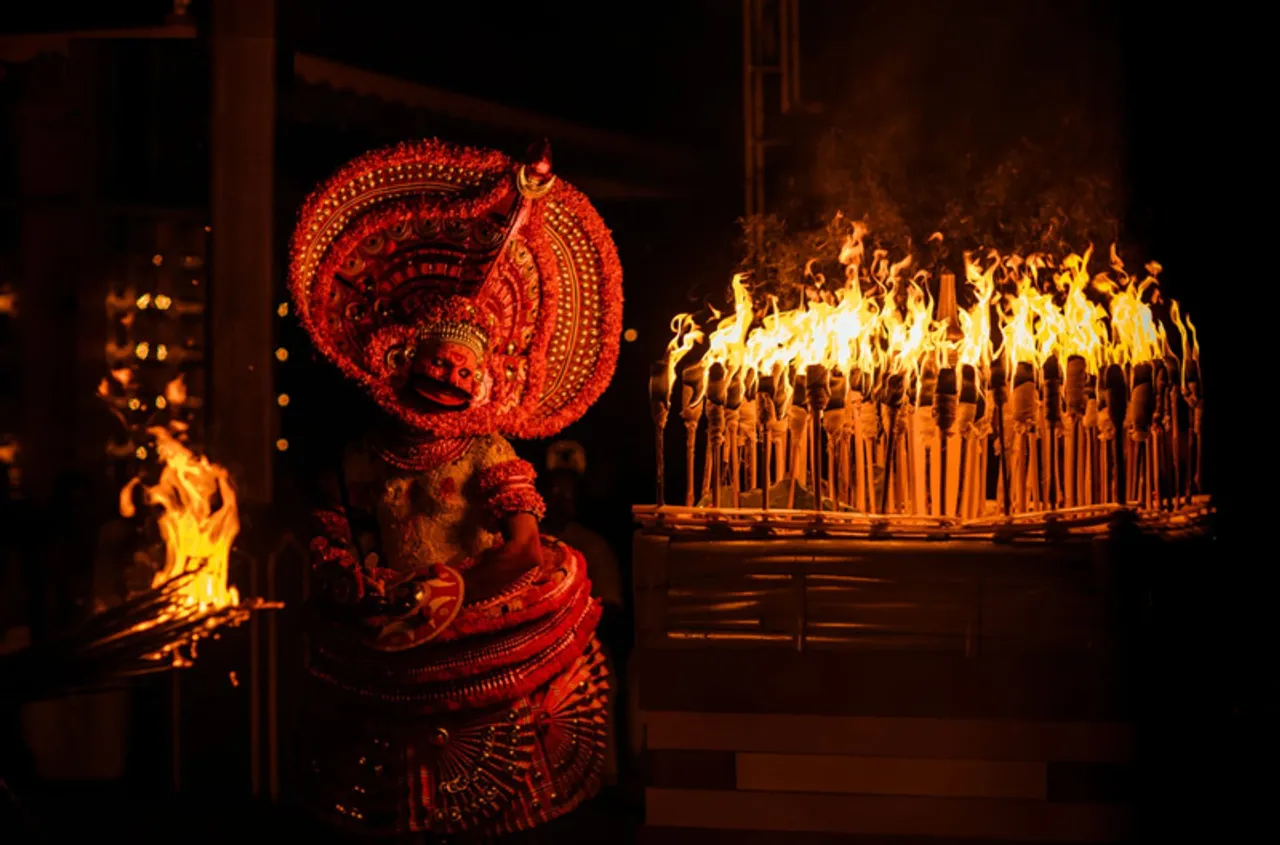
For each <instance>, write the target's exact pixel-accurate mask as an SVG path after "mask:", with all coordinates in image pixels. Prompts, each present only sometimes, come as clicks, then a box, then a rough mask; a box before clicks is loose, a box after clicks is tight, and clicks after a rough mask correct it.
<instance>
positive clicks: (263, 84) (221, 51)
mask: <svg viewBox="0 0 1280 845" xmlns="http://www.w3.org/2000/svg"><path fill="white" fill-rule="evenodd" d="M275 10H276V4H275V0H217V2H215V3H214V6H213V119H212V147H213V191H212V200H213V208H212V220H213V238H212V239H213V266H212V268H211V269H212V283H211V285H212V286H211V289H210V292H209V294H210V303H209V306H210V337H209V344H208V345H209V349H210V352H211V365H212V372H211V373H210V375H211V382H212V390H211V396H210V399H211V408H210V437H209V447H210V449H209V451H210V453H211V455H212V457H213V458H214V460H217V461H220V462H222V463H224V464H226V465H227V466H229V467H230V468H231V469H232V471H233V473H234V477H235V479H236V481H237V484H238V485H239V487H240V497H241V500H242V501H244V502H246V503H249V504H265V503H268V502H270V501H271V494H272V472H271V470H272V454H273V452H272V450H273V449H274V441H275V436H276V435H275V414H274V413H273V408H274V405H273V403H272V391H273V386H274V385H273V378H272V376H273V372H274V370H273V367H272V356H271V349H272V319H271V318H272V314H273V307H272V306H273V297H274V280H273V275H274V271H275V266H274V255H273V242H274V239H275V193H274V185H275V163H274V159H275V130H276V37H275V27H276V14H275Z"/></svg>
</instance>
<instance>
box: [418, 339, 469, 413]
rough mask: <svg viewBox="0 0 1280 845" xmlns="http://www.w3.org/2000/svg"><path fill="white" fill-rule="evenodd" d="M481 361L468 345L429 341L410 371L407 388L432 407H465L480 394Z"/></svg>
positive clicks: (419, 351) (423, 345) (422, 347)
mask: <svg viewBox="0 0 1280 845" xmlns="http://www.w3.org/2000/svg"><path fill="white" fill-rule="evenodd" d="M481 379H482V375H481V372H480V359H479V357H478V356H477V355H476V353H475V352H474V351H473V350H472V349H471V348H470V347H468V346H464V345H462V344H460V343H452V342H450V341H447V340H435V339H431V338H428V339H427V340H425V341H423V344H422V346H421V347H419V349H418V354H417V355H415V356H414V358H413V365H412V367H410V370H409V381H408V385H407V387H408V389H409V390H410V391H412V392H413V393H414V394H415V395H416V397H417V398H418V400H420V401H421V402H425V403H426V404H428V405H430V406H432V407H433V408H436V409H439V408H445V409H458V410H461V409H463V408H466V407H468V406H469V405H470V404H471V402H472V401H473V400H474V399H475V398H476V395H477V394H478V393H479V391H480V386H481Z"/></svg>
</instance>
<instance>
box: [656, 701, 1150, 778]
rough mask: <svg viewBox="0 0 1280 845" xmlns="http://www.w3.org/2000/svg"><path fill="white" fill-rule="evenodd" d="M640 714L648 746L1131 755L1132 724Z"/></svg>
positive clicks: (1043, 756) (975, 755)
mask: <svg viewBox="0 0 1280 845" xmlns="http://www.w3.org/2000/svg"><path fill="white" fill-rule="evenodd" d="M641 719H642V721H643V723H644V725H645V737H646V739H645V742H646V747H647V748H650V749H702V750H712V751H754V752H776V753H777V752H781V753H786V752H790V753H795V754H821V753H829V754H860V755H881V756H889V757H929V758H957V759H975V760H1007V761H1017V760H1026V761H1039V760H1043V761H1062V762H1064V763H1090V762H1098V763H1119V762H1125V761H1129V760H1132V759H1133V758H1134V752H1135V743H1136V738H1135V736H1134V729H1133V727H1132V726H1130V725H1125V724H1117V723H1110V722H1093V723H1090V722H1028V721H1004V722H1001V721H989V720H972V719H900V718H862V717H842V716H802V715H790V714H751V713H688V712H670V711H657V712H654V711H649V712H645V713H643V714H642V716H641ZM1064 771H1065V770H1064ZM1063 776H1064V777H1070V776H1071V775H1066V774H1064V775H1063Z"/></svg>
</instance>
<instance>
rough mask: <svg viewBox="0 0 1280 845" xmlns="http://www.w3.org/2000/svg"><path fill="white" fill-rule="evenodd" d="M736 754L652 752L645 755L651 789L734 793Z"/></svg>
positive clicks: (723, 752) (717, 752)
mask: <svg viewBox="0 0 1280 845" xmlns="http://www.w3.org/2000/svg"><path fill="white" fill-rule="evenodd" d="M735 756H736V755H735V754H734V753H733V752H732V751H684V750H662V751H650V752H648V753H647V754H646V755H645V762H646V768H647V769H648V785H649V786H661V787H668V788H674V789H682V788H684V789H733V788H734V785H735V784H736V783H737V768H736V760H735Z"/></svg>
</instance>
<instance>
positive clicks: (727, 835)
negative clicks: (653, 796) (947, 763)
mask: <svg viewBox="0 0 1280 845" xmlns="http://www.w3.org/2000/svg"><path fill="white" fill-rule="evenodd" d="M636 842H637V843H638V845H1009V840H1008V839H987V838H982V839H974V838H972V837H968V836H965V837H955V836H860V835H858V834H854V833H813V832H806V833H798V832H796V831H794V830H708V829H706V828H697V827H653V826H645V827H643V828H641V829H640V831H639V833H638V835H637V837H636ZM1041 845H1082V843H1076V842H1064V841H1057V840H1055V841H1054V842H1053V843H1047V842H1042V843H1041Z"/></svg>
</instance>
